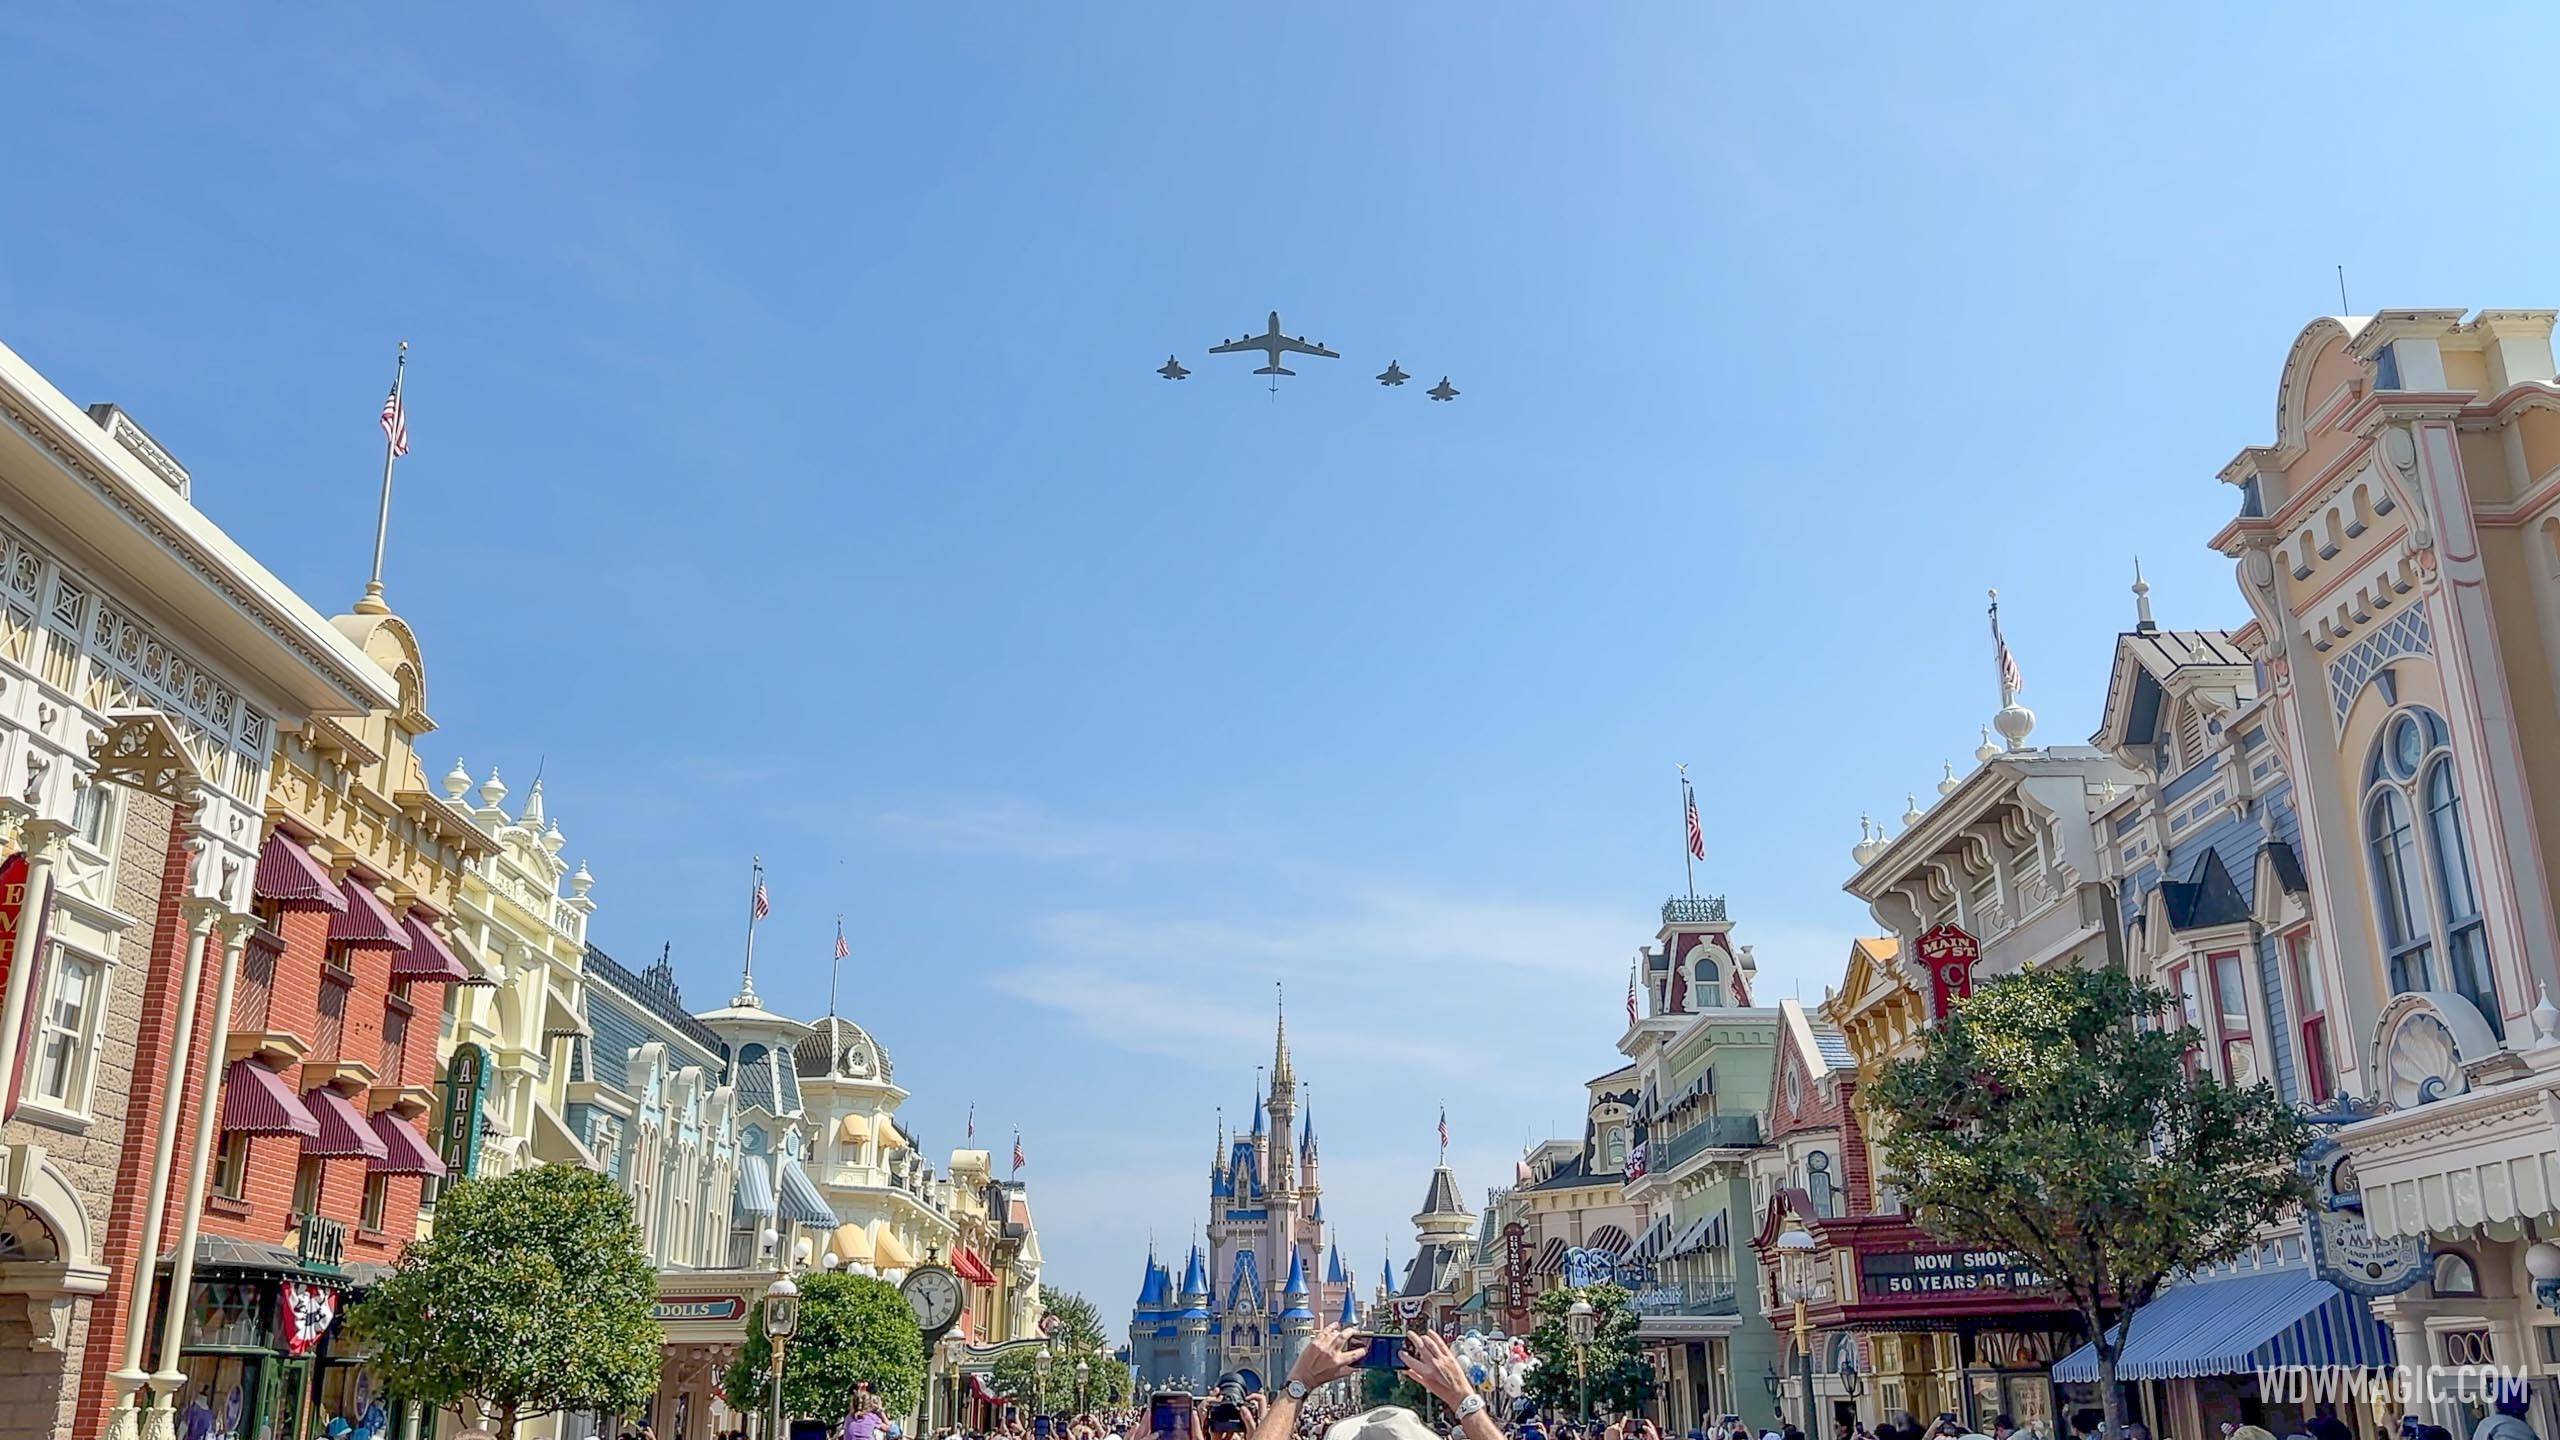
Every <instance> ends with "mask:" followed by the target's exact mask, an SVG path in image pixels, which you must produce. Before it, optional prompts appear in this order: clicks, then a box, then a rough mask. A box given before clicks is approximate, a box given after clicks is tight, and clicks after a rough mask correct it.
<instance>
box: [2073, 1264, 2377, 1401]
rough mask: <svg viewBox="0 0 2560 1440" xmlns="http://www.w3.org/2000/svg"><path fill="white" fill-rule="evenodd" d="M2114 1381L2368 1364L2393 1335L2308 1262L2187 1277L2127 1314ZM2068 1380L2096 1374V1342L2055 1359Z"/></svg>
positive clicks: (2077, 1380)
mask: <svg viewBox="0 0 2560 1440" xmlns="http://www.w3.org/2000/svg"><path fill="white" fill-rule="evenodd" d="M2131 1336H2132V1338H2131V1339H2129V1340H2127V1341H2126V1342H2125V1347H2124V1357H2123V1358H2122V1359H2121V1360H2119V1361H2117V1363H2116V1378H2117V1379H2119V1380H2191V1379H2195V1378H2197V1377H2199V1376H2205V1375H2245V1374H2248V1373H2249V1372H2250V1371H2251V1370H2253V1369H2255V1368H2257V1367H2258V1366H2261V1365H2320V1366H2346V1367H2351V1368H2373V1367H2378V1366H2386V1365H2389V1364H2391V1363H2392V1351H2391V1333H2390V1331H2388V1330H2386V1329H2385V1328H2384V1327H2383V1325H2382V1322H2380V1321H2378V1320H2376V1319H2374V1318H2373V1311H2372V1310H2371V1309H2369V1308H2368V1307H2367V1306H2366V1304H2365V1302H2364V1301H2363V1300H2362V1299H2361V1298H2359V1297H2357V1296H2354V1295H2349V1294H2347V1293H2345V1292H2344V1291H2341V1290H2340V1289H2339V1288H2338V1287H2337V1286H2335V1285H2332V1284H2330V1283H2329V1282H2328V1281H2326V1280H2323V1279H2321V1278H2320V1277H2319V1276H2317V1275H2314V1274H2312V1273H2311V1272H2310V1271H2308V1270H2272V1271H2262V1272H2260V1273H2257V1274H2252V1275H2237V1276H2233V1277H2230V1278H2228V1279H2220V1280H2203V1281H2191V1282H2189V1283H2187V1284H2184V1285H2179V1286H2177V1287H2175V1288H2173V1289H2168V1290H2163V1291H2161V1292H2160V1294H2159V1295H2158V1296H2157V1297H2156V1298H2154V1299H2153V1300H2152V1302H2151V1303H2150V1304H2148V1305H2145V1306H2143V1307H2142V1308H2141V1309H2140V1310H2138V1311H2136V1312H2135V1313H2134V1316H2133V1329H2132V1332H2131ZM2053 1378H2054V1379H2055V1380H2056V1381H2057V1382H2059V1383H2061V1384H2065V1385H2084V1384H2090V1383H2093V1382H2095V1381H2096V1380H2097V1378H2098V1347H2097V1345H2096V1343H2095V1342H2092V1343H2090V1344H2087V1345H2083V1346H2081V1347H2080V1348H2079V1349H2077V1350H2074V1351H2072V1352H2071V1353H2070V1354H2069V1355H2066V1356H2064V1357H2063V1359H2062V1363H2061V1364H2058V1365H2056V1366H2054V1367H2053Z"/></svg>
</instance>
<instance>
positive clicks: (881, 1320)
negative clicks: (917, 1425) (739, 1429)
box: [720, 1273, 925, 1420]
mask: <svg viewBox="0 0 2560 1440" xmlns="http://www.w3.org/2000/svg"><path fill="white" fill-rule="evenodd" d="M799 1286H800V1325H799V1328H798V1329H797V1330H795V1331H794V1332H793V1333H792V1336H791V1339H790V1341H789V1342H788V1344H787V1345H786V1347H785V1349H784V1351H783V1356H782V1362H783V1363H782V1408H783V1410H784V1411H785V1412H786V1413H787V1414H789V1415H791V1416H794V1417H804V1418H812V1419H819V1420H838V1419H842V1418H843V1417H844V1415H845V1414H846V1413H847V1412H848V1411H850V1410H851V1409H852V1408H853V1387H854V1385H855V1383H856V1382H858V1381H863V1380H868V1381H870V1382H871V1393H872V1394H873V1395H874V1396H875V1397H877V1398H878V1399H879V1401H880V1410H881V1413H882V1414H885V1415H893V1416H894V1415H904V1414H906V1413H907V1412H908V1411H910V1410H913V1409H914V1408H915V1403H916V1400H917V1399H918V1398H919V1397H921V1396H922V1395H923V1394H924V1377H925V1358H924V1334H923V1332H921V1331H919V1330H917V1329H916V1315H915V1311H914V1310H913V1309H911V1308H910V1307H909V1306H908V1304H907V1297H905V1296H904V1295H901V1294H899V1293H898V1287H897V1286H895V1285H892V1284H890V1283H889V1282H888V1281H886V1280H880V1279H875V1278H873V1277H872V1276H869V1275H843V1274H835V1273H824V1274H812V1275H808V1276H804V1277H802V1278H801V1280H800V1281H799ZM772 1377H773V1342H772V1341H771V1340H769V1339H766V1338H765V1333H764V1302H763V1301H761V1300H759V1301H757V1302H756V1306H755V1309H754V1310H753V1311H752V1312H750V1313H749V1314H748V1316H747V1343H746V1346H745V1347H744V1348H743V1349H741V1350H740V1351H739V1352H738V1358H737V1359H735V1360H733V1361H731V1362H730V1363H729V1373H728V1374H727V1375H726V1376H723V1377H722V1379H721V1382H720V1388H721V1390H722V1392H723V1393H725V1394H726V1395H727V1396H728V1398H729V1408H731V1409H733V1410H740V1411H745V1412H747V1413H749V1414H756V1415H762V1414H765V1413H767V1412H768V1411H769V1410H770V1409H771V1407H772V1404H773V1378H772Z"/></svg>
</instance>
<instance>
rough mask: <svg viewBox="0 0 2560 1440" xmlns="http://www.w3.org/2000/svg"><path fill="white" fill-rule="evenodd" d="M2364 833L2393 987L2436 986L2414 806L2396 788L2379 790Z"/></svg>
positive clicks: (2400, 989) (2403, 990)
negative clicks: (2370, 852)
mask: <svg viewBox="0 0 2560 1440" xmlns="http://www.w3.org/2000/svg"><path fill="white" fill-rule="evenodd" d="M2365 837H2366V841H2367V843H2368V844H2369V845H2370V846H2371V847H2372V849H2373V897H2374V904H2375V906H2376V907H2378V908H2379V909H2380V911H2381V915H2382V946H2383V949H2384V951H2385V952H2386V953H2387V954H2388V955H2389V956H2390V960H2391V991H2392V993H2393V994H2395V995H2397V994H2405V993H2407V992H2408V991H2411V990H2432V989H2434V988H2435V980H2434V976H2433V973H2432V970H2431V967H2430V966H2429V964H2428V961H2427V952H2428V951H2429V950H2430V949H2432V948H2433V947H2432V946H2431V945H2430V944H2429V943H2428V931H2429V928H2430V927H2429V926H2428V925H2427V923H2426V921H2425V920H2424V919H2422V918H2421V917H2422V915H2423V914H2424V909H2423V902H2422V900H2421V899H2420V897H2419V896H2418V893H2417V885H2418V873H2417V860H2418V856H2417V848H2416V843H2415V840H2414V838H2413V837H2412V836H2411V834H2410V832H2409V807H2408V803H2407V802H2406V801H2404V800H2403V799H2401V796H2400V792H2399V791H2398V790H2396V789H2391V788H2388V787H2386V788H2384V789H2381V790H2377V791H2375V792H2374V796H2373V804H2372V806H2371V808H2370V809H2369V810H2367V811H2366V814H2365Z"/></svg>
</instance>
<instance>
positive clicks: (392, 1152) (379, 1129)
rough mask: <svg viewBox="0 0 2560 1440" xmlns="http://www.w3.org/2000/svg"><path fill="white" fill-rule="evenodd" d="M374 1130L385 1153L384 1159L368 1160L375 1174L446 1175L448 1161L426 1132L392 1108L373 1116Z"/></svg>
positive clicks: (367, 1166)
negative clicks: (439, 1156) (445, 1166)
mask: <svg viewBox="0 0 2560 1440" xmlns="http://www.w3.org/2000/svg"><path fill="white" fill-rule="evenodd" d="M373 1133H374V1134H375V1135H376V1136H377V1137H379V1138H380V1139H381V1141H382V1148H383V1149H384V1151H386V1152H387V1153H385V1154H384V1155H383V1157H382V1158H381V1159H378V1160H370V1161H367V1162H366V1163H365V1167H364V1168H365V1172H366V1173H367V1174H371V1175H435V1176H442V1175H443V1174H444V1173H445V1171H444V1161H442V1160H440V1159H438V1158H436V1152H435V1147H434V1146H432V1145H429V1144H428V1143H427V1137H426V1134H425V1132H423V1131H421V1130H420V1129H419V1128H418V1127H417V1126H415V1125H413V1124H411V1123H409V1122H408V1121H406V1120H403V1119H401V1118H400V1116H399V1115H398V1114H397V1113H396V1112H394V1111H390V1110H385V1111H383V1112H382V1113H381V1114H379V1115H376V1116H374V1117H373Z"/></svg>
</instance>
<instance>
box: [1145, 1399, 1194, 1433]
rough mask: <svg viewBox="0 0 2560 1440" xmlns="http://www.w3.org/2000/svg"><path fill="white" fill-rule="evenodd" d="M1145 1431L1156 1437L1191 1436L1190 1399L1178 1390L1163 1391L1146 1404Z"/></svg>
mask: <svg viewBox="0 0 2560 1440" xmlns="http://www.w3.org/2000/svg"><path fill="white" fill-rule="evenodd" d="M1147 1429H1148V1430H1149V1431H1150V1432H1152V1433H1154V1434H1157V1435H1172V1436H1175V1437H1178V1440H1181V1437H1188V1436H1189V1435H1190V1434H1191V1397H1190V1396H1189V1395H1186V1394H1184V1393H1182V1392H1181V1391H1179V1390H1164V1391H1159V1392H1157V1394H1156V1395H1155V1396H1154V1397H1153V1398H1152V1399H1150V1400H1149V1401H1148V1402H1147Z"/></svg>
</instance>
